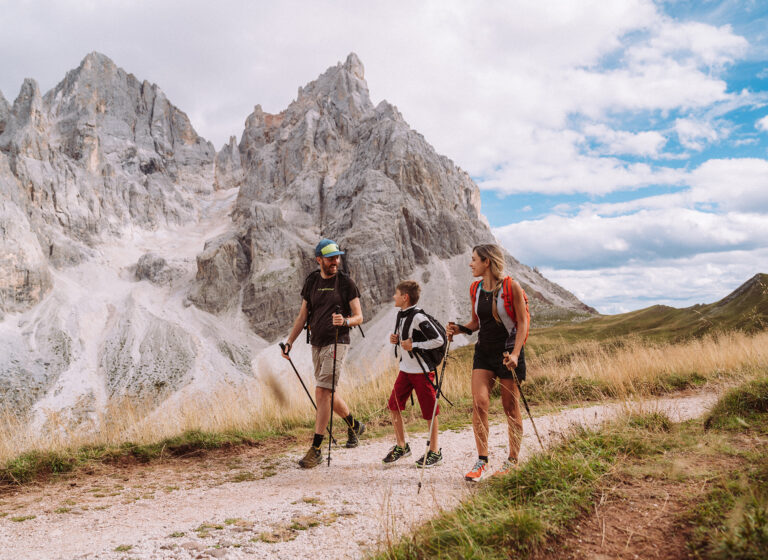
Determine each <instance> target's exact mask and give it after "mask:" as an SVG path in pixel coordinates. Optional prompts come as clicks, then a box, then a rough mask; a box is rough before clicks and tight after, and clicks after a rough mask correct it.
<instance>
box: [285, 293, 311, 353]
mask: <svg viewBox="0 0 768 560" xmlns="http://www.w3.org/2000/svg"><path fill="white" fill-rule="evenodd" d="M308 315H309V309H308V308H307V300H305V299H303V300H301V309H300V310H299V314H298V315H297V316H296V320H295V321H294V322H293V328H292V329H291V332H290V334H289V335H288V338H287V339H286V340H285V341H286V342H287V343H288V345H289V346H293V342H294V341H295V340H296V339H297V338H298V337H299V334H300V333H301V329H303V328H304V324H305V323H306V322H307V316H308Z"/></svg>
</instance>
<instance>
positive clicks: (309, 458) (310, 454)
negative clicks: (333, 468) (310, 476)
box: [299, 447, 323, 469]
mask: <svg viewBox="0 0 768 560" xmlns="http://www.w3.org/2000/svg"><path fill="white" fill-rule="evenodd" d="M322 462H323V452H322V451H320V448H318V447H310V448H309V451H307V454H306V455H304V457H303V458H302V459H301V460H300V461H299V466H300V467H301V468H302V469H311V468H312V467H316V466H317V465H319V464H320V463H322Z"/></svg>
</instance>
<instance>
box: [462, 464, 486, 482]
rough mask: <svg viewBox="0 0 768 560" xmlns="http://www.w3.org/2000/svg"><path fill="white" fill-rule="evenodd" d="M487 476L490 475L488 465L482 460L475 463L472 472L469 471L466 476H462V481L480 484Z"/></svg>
mask: <svg viewBox="0 0 768 560" xmlns="http://www.w3.org/2000/svg"><path fill="white" fill-rule="evenodd" d="M489 474H491V470H490V467H489V466H488V463H486V462H485V461H483V460H482V459H478V460H477V463H475V466H474V467H472V470H471V471H469V472H468V473H467V474H466V475H464V480H466V481H467V482H480V481H481V480H483V479H484V478H486V477H487V476H488V475H489Z"/></svg>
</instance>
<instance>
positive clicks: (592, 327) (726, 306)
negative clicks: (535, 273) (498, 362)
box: [529, 274, 768, 353]
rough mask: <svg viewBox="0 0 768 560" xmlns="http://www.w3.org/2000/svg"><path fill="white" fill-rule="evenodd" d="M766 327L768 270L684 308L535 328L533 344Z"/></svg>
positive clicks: (544, 346)
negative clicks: (705, 301) (707, 301)
mask: <svg viewBox="0 0 768 560" xmlns="http://www.w3.org/2000/svg"><path fill="white" fill-rule="evenodd" d="M766 327H768V274H756V275H755V276H753V277H752V278H750V279H749V280H748V281H747V282H745V283H744V284H742V285H741V286H740V287H739V288H737V289H736V290H734V291H733V292H732V293H731V294H729V295H728V296H726V297H725V298H723V299H721V300H720V301H718V302H715V303H710V304H707V305H702V304H697V305H694V306H692V307H686V308H684V309H677V308H674V307H668V306H665V305H654V306H652V307H648V308H646V309H639V310H637V311H632V312H630V313H621V314H619V315H604V316H600V317H595V318H594V319H589V320H587V321H583V322H581V323H575V324H573V323H571V324H566V323H561V324H559V325H556V326H553V327H548V328H542V329H536V330H535V331H533V332H532V333H531V338H530V341H529V346H531V348H532V349H534V350H536V351H538V352H539V353H541V352H542V351H547V350H548V349H550V348H552V347H554V346H557V345H560V344H562V343H563V342H565V343H573V342H580V341H584V340H596V341H606V340H611V339H620V338H622V337H626V336H640V337H642V338H644V339H648V340H652V341H655V342H677V341H680V340H684V339H688V338H692V337H699V336H702V335H704V334H708V333H712V332H726V331H731V330H741V331H744V332H750V333H751V332H757V331H760V330H764V329H765V328H766Z"/></svg>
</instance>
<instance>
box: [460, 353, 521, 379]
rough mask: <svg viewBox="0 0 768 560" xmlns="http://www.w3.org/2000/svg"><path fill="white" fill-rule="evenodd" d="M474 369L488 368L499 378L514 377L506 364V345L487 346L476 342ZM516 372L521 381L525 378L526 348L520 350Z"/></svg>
mask: <svg viewBox="0 0 768 560" xmlns="http://www.w3.org/2000/svg"><path fill="white" fill-rule="evenodd" d="M472 369H486V370H489V371H492V372H493V375H494V376H495V377H498V378H499V379H512V372H511V371H510V370H508V369H507V366H505V365H504V347H503V346H499V347H493V348H485V347H483V346H480V345H478V344H475V357H474V359H473V360H472ZM515 373H516V374H517V378H518V379H519V380H520V381H523V380H524V379H525V348H522V349H521V350H520V358H519V359H518V360H517V367H516V368H515Z"/></svg>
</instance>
